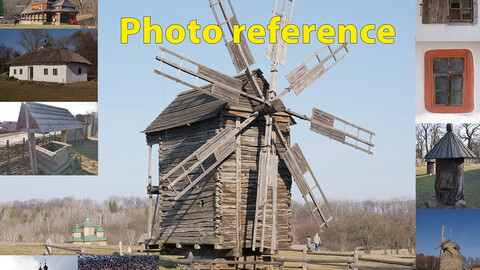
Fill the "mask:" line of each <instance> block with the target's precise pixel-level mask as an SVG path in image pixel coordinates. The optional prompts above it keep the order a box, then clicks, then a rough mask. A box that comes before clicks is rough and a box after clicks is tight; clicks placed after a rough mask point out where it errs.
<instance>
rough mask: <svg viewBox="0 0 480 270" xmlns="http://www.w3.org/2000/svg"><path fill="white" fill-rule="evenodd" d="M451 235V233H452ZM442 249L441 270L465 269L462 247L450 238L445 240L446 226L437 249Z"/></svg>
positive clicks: (443, 227) (443, 228)
mask: <svg viewBox="0 0 480 270" xmlns="http://www.w3.org/2000/svg"><path fill="white" fill-rule="evenodd" d="M450 233H451V232H450ZM437 248H441V249H440V270H447V269H463V262H462V258H463V256H462V254H461V253H460V246H459V245H458V244H457V243H455V242H452V241H451V240H450V238H448V239H447V240H445V225H443V226H442V238H441V241H440V244H438V245H437V246H436V247H435V249H437Z"/></svg>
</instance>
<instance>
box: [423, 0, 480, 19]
mask: <svg viewBox="0 0 480 270" xmlns="http://www.w3.org/2000/svg"><path fill="white" fill-rule="evenodd" d="M475 1H476V0H422V4H421V5H422V10H423V12H422V23H424V24H432V23H433V24H436V23H443V24H448V23H451V22H473V21H474V20H475V17H474V13H475V12H474V6H475Z"/></svg>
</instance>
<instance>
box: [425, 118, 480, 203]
mask: <svg viewBox="0 0 480 270" xmlns="http://www.w3.org/2000/svg"><path fill="white" fill-rule="evenodd" d="M475 157H476V156H475V154H474V153H473V152H472V151H471V150H470V149H468V148H467V147H466V146H465V145H464V144H463V143H462V141H460V139H459V138H458V137H457V136H456V135H455V134H454V133H453V125H452V124H447V133H446V134H445V135H444V136H443V137H442V138H441V139H440V141H438V143H437V144H436V145H435V146H434V147H433V149H432V150H431V151H430V152H429V153H428V154H427V155H426V156H425V159H435V161H436V174H435V196H436V198H437V200H438V202H440V203H441V204H443V205H453V204H455V203H456V202H458V201H459V200H463V166H464V161H465V158H475Z"/></svg>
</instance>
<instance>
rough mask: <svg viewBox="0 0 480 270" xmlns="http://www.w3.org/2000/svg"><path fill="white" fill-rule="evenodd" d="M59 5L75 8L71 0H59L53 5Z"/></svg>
mask: <svg viewBox="0 0 480 270" xmlns="http://www.w3.org/2000/svg"><path fill="white" fill-rule="evenodd" d="M58 6H63V7H71V8H75V6H74V5H73V4H72V3H70V1H68V0H57V1H56V2H55V3H53V5H52V7H58Z"/></svg>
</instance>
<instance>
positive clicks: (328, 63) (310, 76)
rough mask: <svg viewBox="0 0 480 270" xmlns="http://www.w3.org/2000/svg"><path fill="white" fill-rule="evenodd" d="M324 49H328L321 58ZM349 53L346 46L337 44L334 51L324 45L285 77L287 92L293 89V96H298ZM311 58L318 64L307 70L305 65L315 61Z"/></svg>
mask: <svg viewBox="0 0 480 270" xmlns="http://www.w3.org/2000/svg"><path fill="white" fill-rule="evenodd" d="M325 49H328V51H327V55H326V56H322V55H321V54H322V53H323V51H324V50H325ZM349 53H350V51H349V50H348V49H347V44H339V45H338V47H337V48H336V49H332V47H331V46H330V45H325V46H324V47H323V48H321V49H320V50H318V51H317V52H315V53H314V54H313V55H312V56H310V57H309V58H308V59H307V60H305V61H304V62H303V63H301V64H300V65H298V66H297V67H296V68H294V69H293V70H292V71H290V72H289V73H288V74H287V75H286V76H285V78H286V79H287V80H288V82H289V83H290V86H289V87H288V88H287V89H288V91H289V90H290V89H293V90H294V91H295V94H297V95H299V94H300V93H301V92H303V90H305V89H306V88H307V87H309V86H310V85H311V84H312V83H313V82H315V81H316V80H317V79H318V78H320V77H321V76H322V75H323V74H325V73H326V72H327V71H329V70H330V69H331V68H332V67H334V66H335V65H336V64H338V62H340V61H341V60H342V59H343V58H345V57H346V56H347V55H348V54H349ZM313 58H315V59H316V60H317V62H318V63H316V64H315V65H314V66H313V67H312V68H311V69H309V68H308V66H307V63H308V62H310V61H315V60H313ZM280 96H281V95H280Z"/></svg>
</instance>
